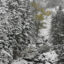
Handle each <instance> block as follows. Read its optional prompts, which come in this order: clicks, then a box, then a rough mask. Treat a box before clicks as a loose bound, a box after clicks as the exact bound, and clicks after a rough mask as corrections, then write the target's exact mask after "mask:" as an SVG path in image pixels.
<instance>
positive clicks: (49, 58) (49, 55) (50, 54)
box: [39, 51, 58, 63]
mask: <svg viewBox="0 0 64 64" xmlns="http://www.w3.org/2000/svg"><path fill="white" fill-rule="evenodd" d="M43 55H44V56H45V57H43ZM39 59H41V60H44V59H46V60H47V61H46V63H47V62H48V61H50V62H52V63H55V62H56V61H58V55H57V54H56V52H55V51H49V52H46V53H43V54H41V55H40V57H39ZM48 63H49V62H48Z"/></svg>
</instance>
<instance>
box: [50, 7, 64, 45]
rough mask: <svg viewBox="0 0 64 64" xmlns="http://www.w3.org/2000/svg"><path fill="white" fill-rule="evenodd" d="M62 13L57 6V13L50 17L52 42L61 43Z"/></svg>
mask: <svg viewBox="0 0 64 64" xmlns="http://www.w3.org/2000/svg"><path fill="white" fill-rule="evenodd" d="M63 21H64V13H63V12H62V11H61V7H59V10H58V11H57V14H56V16H55V17H53V19H52V28H51V36H52V39H51V40H52V41H51V42H52V43H53V44H55V45H57V44H63V43H64V42H63V38H64V36H63V34H64V31H63V30H64V27H63V26H64V25H63V24H64V22H63Z"/></svg>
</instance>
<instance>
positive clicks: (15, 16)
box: [7, 0, 37, 59]
mask: <svg viewBox="0 0 64 64" xmlns="http://www.w3.org/2000/svg"><path fill="white" fill-rule="evenodd" d="M7 7H8V12H7V13H8V34H7V36H8V38H9V43H11V46H13V49H14V57H16V56H18V55H20V54H19V53H20V52H21V51H24V49H25V48H26V47H27V46H28V44H31V43H35V42H36V41H37V37H36V25H35V21H34V18H33V10H32V7H31V5H30V1H29V0H23V1H21V0H18V1H17V0H12V1H11V0H10V1H7ZM14 59H15V58H14Z"/></svg>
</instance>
